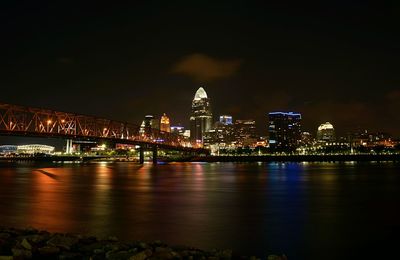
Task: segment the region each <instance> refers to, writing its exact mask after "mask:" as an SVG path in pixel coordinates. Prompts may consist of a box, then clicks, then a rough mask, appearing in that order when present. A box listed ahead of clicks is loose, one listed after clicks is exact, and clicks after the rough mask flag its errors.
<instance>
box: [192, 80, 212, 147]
mask: <svg viewBox="0 0 400 260" xmlns="http://www.w3.org/2000/svg"><path fill="white" fill-rule="evenodd" d="M212 121H213V120H212V112H211V103H210V98H208V96H207V93H206V91H205V90H204V88H202V87H200V88H199V89H198V90H197V91H196V94H195V95H194V99H193V101H192V113H191V115H190V138H191V139H192V140H193V141H200V142H203V138H204V134H205V132H206V131H208V130H210V129H211V127H212Z"/></svg>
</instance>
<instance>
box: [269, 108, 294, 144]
mask: <svg viewBox="0 0 400 260" xmlns="http://www.w3.org/2000/svg"><path fill="white" fill-rule="evenodd" d="M268 118H269V126H268V132H269V147H270V149H271V151H276V152H293V151H295V150H296V148H297V146H298V145H299V143H300V141H301V125H300V122H301V114H300V113H293V112H271V113H269V114H268Z"/></svg>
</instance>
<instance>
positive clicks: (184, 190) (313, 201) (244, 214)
mask: <svg viewBox="0 0 400 260" xmlns="http://www.w3.org/2000/svg"><path fill="white" fill-rule="evenodd" d="M399 167H400V166H399V165H396V164H379V163H372V164H346V163H341V164H335V163H212V164H200V163H173V164H165V165H158V166H155V167H154V166H153V165H151V164H145V165H137V164H131V163H91V164H69V165H67V164H64V165H59V166H57V165H41V166H38V165H34V164H22V165H14V166H13V165H11V166H7V165H0V187H1V189H0V207H1V208H2V214H1V215H0V222H1V223H2V225H10V226H17V227H18V226H19V227H24V226H35V227H38V228H43V229H48V230H52V231H60V232H80V233H90V234H97V235H117V236H118V237H120V238H122V239H144V240H156V239H161V240H165V241H167V242H168V243H171V244H188V245H193V246H196V247H202V248H208V249H210V248H214V247H219V248H234V249H235V250H236V251H238V252H240V253H242V254H258V255H260V256H261V255H265V254H266V253H280V252H284V253H286V254H287V255H289V256H296V257H293V259H310V258H312V259H316V258H317V259H329V258H330V257H331V256H332V259H334V258H339V257H344V256H345V258H348V256H349V255H348V254H350V256H351V254H352V253H351V252H352V251H348V249H349V248H351V247H354V248H356V249H360V248H362V247H363V246H365V245H369V244H370V243H374V242H377V240H378V239H376V238H379V239H380V240H381V241H385V242H386V243H387V244H389V245H390V244H391V243H394V242H392V241H396V239H394V234H396V233H395V232H394V231H396V230H399V226H400V225H399V219H400V218H399V217H400V213H399V210H398V209H397V208H398V207H397V205H398V203H399V202H400V188H399V187H400V185H399V184H400V178H399V174H398V172H399V169H400V168H399ZM375 248H376V247H375ZM394 248H395V247H394ZM267 250H268V251H267ZM376 250H377V251H378V248H377V249H376ZM326 252H330V254H329V256H326ZM343 252H350V253H346V254H344V253H343ZM370 253H371V254H373V252H370Z"/></svg>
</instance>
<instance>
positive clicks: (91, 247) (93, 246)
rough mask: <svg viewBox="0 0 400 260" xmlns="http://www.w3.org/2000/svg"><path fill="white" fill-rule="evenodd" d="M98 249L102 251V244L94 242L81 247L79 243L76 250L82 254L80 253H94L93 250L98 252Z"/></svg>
mask: <svg viewBox="0 0 400 260" xmlns="http://www.w3.org/2000/svg"><path fill="white" fill-rule="evenodd" d="M99 249H101V250H102V251H104V250H103V244H102V243H99V242H96V243H93V244H86V245H85V244H84V245H81V244H80V243H79V245H78V247H77V250H78V251H79V252H82V253H89V254H90V253H92V252H94V251H95V250H99Z"/></svg>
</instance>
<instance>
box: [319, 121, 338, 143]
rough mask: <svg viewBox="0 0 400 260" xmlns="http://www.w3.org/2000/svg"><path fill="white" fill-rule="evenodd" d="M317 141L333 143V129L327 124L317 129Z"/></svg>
mask: <svg viewBox="0 0 400 260" xmlns="http://www.w3.org/2000/svg"><path fill="white" fill-rule="evenodd" d="M317 140H318V141H320V142H333V141H335V129H334V128H333V125H332V124H331V123H329V122H326V123H323V124H321V125H320V126H319V127H318V130H317Z"/></svg>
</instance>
